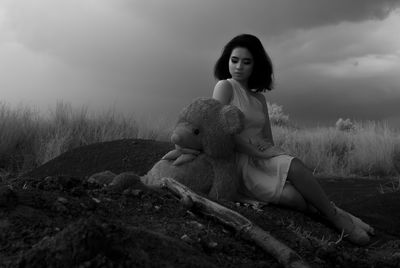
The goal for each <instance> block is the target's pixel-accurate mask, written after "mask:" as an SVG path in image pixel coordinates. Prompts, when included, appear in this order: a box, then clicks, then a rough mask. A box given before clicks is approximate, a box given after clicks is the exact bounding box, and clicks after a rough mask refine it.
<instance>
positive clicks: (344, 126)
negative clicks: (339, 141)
mask: <svg viewBox="0 0 400 268" xmlns="http://www.w3.org/2000/svg"><path fill="white" fill-rule="evenodd" d="M335 126H336V129H337V130H341V131H350V130H354V124H353V123H352V122H351V121H350V119H349V118H347V119H346V120H343V119H342V118H339V119H338V121H336V124H335Z"/></svg>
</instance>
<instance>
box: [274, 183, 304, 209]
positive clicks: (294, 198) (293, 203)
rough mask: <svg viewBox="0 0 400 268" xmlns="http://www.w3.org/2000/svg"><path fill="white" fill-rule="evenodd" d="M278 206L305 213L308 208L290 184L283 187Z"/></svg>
mask: <svg viewBox="0 0 400 268" xmlns="http://www.w3.org/2000/svg"><path fill="white" fill-rule="evenodd" d="M278 204H279V205H282V206H285V207H290V208H293V209H297V210H300V211H305V210H307V207H308V206H307V203H306V201H305V200H304V198H303V197H302V195H301V194H300V193H299V192H298V191H297V190H296V188H294V187H293V186H292V185H290V184H286V185H285V186H284V187H283V190H282V194H281V197H280V199H279V203H278Z"/></svg>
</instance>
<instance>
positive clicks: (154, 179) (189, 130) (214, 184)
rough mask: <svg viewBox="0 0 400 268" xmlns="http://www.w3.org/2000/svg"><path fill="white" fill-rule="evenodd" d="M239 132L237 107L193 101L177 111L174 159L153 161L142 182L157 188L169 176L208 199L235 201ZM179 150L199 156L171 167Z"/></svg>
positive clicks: (240, 113)
mask: <svg viewBox="0 0 400 268" xmlns="http://www.w3.org/2000/svg"><path fill="white" fill-rule="evenodd" d="M242 129H243V114H242V112H241V111H240V110H239V109H238V108H236V107H234V106H231V105H222V104H221V103H220V102H218V101H217V100H214V99H210V98H201V99H197V100H195V101H194V102H192V103H191V104H189V105H188V106H187V107H185V108H184V109H183V110H182V111H181V113H180V115H179V119H178V122H177V124H176V126H175V129H174V131H173V133H172V135H171V141H172V142H173V143H175V145H176V146H177V148H178V149H177V150H176V151H172V152H171V154H170V155H173V156H174V157H172V159H171V158H169V159H162V160H160V161H159V162H157V163H156V164H155V165H154V166H153V168H152V169H151V170H150V171H149V172H148V173H147V174H146V175H145V176H143V177H142V178H141V179H142V181H143V182H144V183H145V184H146V185H150V186H156V187H158V186H160V179H161V178H162V177H172V178H175V179H176V180H178V181H179V182H181V183H183V184H185V185H186V186H188V187H189V188H191V189H192V190H194V191H198V192H201V193H204V194H207V195H208V196H209V197H211V198H214V199H228V200H232V199H235V196H236V195H237V189H238V184H239V180H238V177H237V175H236V168H235V154H234V148H235V143H234V140H233V135H234V134H237V133H240V131H242ZM182 148H183V149H188V151H191V150H193V151H199V152H200V154H195V155H194V156H193V157H192V159H191V158H190V157H189V158H188V159H191V160H190V161H188V162H184V163H183V164H176V162H175V164H174V160H175V158H177V157H178V156H179V155H180V153H179V151H180V150H181V149H182ZM167 158H168V157H167Z"/></svg>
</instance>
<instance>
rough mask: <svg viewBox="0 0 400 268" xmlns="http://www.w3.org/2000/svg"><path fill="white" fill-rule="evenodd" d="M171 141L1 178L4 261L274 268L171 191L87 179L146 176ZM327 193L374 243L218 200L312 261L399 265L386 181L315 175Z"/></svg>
mask: <svg viewBox="0 0 400 268" xmlns="http://www.w3.org/2000/svg"><path fill="white" fill-rule="evenodd" d="M172 147H173V146H172V145H171V144H170V143H164V142H155V141H148V140H119V141H113V142H106V143H99V144H93V145H89V146H84V147H81V148H77V149H75V150H72V151H70V152H67V153H65V154H63V155H61V156H59V157H57V158H55V159H53V160H51V161H49V162H48V163H46V164H44V165H43V166H41V167H39V168H37V169H35V170H32V171H31V172H28V173H27V174H25V175H23V176H21V177H19V178H10V179H7V180H3V181H2V183H1V185H0V267H55V266H57V267H78V266H80V267H99V266H100V267H213V265H214V266H216V267H279V264H278V263H277V262H276V261H275V260H274V259H273V258H271V257H270V256H269V255H268V254H266V253H265V252H264V251H262V250H261V249H260V248H258V247H257V246H255V245H254V244H252V243H250V242H246V241H243V240H242V239H241V238H239V236H237V235H236V234H235V233H234V232H233V230H230V229H229V228H227V227H225V226H223V225H221V224H219V223H217V222H215V221H214V220H212V219H208V218H206V217H204V216H201V215H197V214H196V212H195V211H194V212H192V211H187V209H186V208H184V207H183V206H182V205H181V203H180V202H179V201H178V200H176V199H175V197H173V196H172V195H171V194H169V193H167V192H161V193H155V192H153V191H150V190H146V189H144V188H140V187H139V188H131V189H129V190H126V191H124V192H123V193H116V192H114V191H109V190H107V188H104V187H102V186H101V185H98V184H95V183H93V182H91V181H90V180H88V177H89V176H90V175H92V174H93V173H96V172H100V171H104V170H110V171H112V172H114V173H116V174H119V173H121V172H124V171H131V172H134V173H136V174H139V175H142V174H144V173H145V172H146V171H147V170H148V169H149V168H151V166H152V165H153V164H154V163H155V162H156V161H157V160H158V159H159V158H160V157H161V156H162V155H163V154H165V153H166V152H167V151H169V150H170V149H171V148H172ZM320 181H321V183H322V184H323V187H324V188H325V189H326V191H327V192H328V194H329V196H330V197H331V198H332V200H333V201H335V202H336V204H337V205H339V206H340V207H342V208H344V209H346V210H349V211H350V212H352V213H354V214H355V215H357V216H360V217H361V218H363V219H364V220H366V221H367V222H369V223H371V224H372V225H373V226H374V227H375V228H376V231H377V234H376V236H375V237H374V240H373V241H372V243H371V245H369V246H367V247H357V246H354V245H352V244H350V243H348V242H347V241H344V240H340V236H339V234H337V233H336V232H335V231H334V230H333V229H331V228H330V227H329V226H328V225H327V224H326V222H323V220H321V219H320V218H316V217H315V216H313V215H304V214H301V213H298V212H295V211H291V210H286V209H282V208H279V207H275V206H272V205H271V206H265V207H263V208H261V209H259V208H257V209H254V208H251V207H248V206H242V205H238V204H234V203H224V205H226V206H228V207H229V208H231V209H234V210H236V211H238V212H239V213H241V214H243V215H244V216H246V217H248V218H249V219H251V220H252V221H253V222H255V223H256V224H258V225H259V226H261V227H262V228H263V229H264V230H267V231H269V232H271V234H272V235H274V236H275V237H276V238H278V239H280V240H281V241H282V242H284V243H286V244H287V245H288V246H290V247H291V248H292V249H294V250H295V251H296V252H298V253H299V255H300V256H301V257H302V258H303V259H304V260H305V261H307V262H308V263H309V264H310V265H311V266H312V267H349V266H352V267H399V266H400V253H399V252H400V207H399V206H398V204H399V201H400V193H399V192H388V193H385V194H381V193H379V191H378V190H379V189H380V186H382V185H387V183H388V181H386V180H385V181H382V180H366V179H346V180H343V179H327V178H325V179H321V180H320Z"/></svg>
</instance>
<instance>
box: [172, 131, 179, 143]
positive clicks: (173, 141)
mask: <svg viewBox="0 0 400 268" xmlns="http://www.w3.org/2000/svg"><path fill="white" fill-rule="evenodd" d="M179 140H180V138H179V135H178V134H176V133H173V134H172V135H171V142H172V143H173V144H179Z"/></svg>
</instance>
